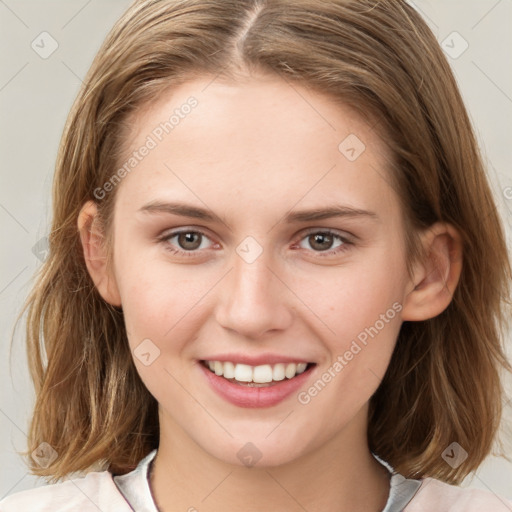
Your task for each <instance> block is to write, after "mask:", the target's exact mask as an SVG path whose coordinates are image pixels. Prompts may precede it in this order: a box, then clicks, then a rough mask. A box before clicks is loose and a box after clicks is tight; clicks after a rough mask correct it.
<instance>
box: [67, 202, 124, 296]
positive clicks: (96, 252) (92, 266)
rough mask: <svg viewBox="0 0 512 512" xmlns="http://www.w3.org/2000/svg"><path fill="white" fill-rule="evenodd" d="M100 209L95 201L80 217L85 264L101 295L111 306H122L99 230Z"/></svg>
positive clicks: (81, 211) (83, 209) (81, 212)
mask: <svg viewBox="0 0 512 512" xmlns="http://www.w3.org/2000/svg"><path fill="white" fill-rule="evenodd" d="M97 216H98V209H97V207H96V204H95V203H94V202H93V201H88V202H87V203H85V204H84V205H83V207H82V209H81V210H80V213H79V215H78V221H77V226H78V231H79V233H80V240H81V242H82V249H83V253H84V259H85V264H86V265H87V270H88V272H89V275H90V276H91V279H92V280H93V282H94V285H95V287H96V288H97V290H98V292H99V293H100V295H101V296H102V297H103V299H105V300H106V301H107V302H108V303H109V304H111V305H113V306H121V297H120V295H119V290H118V288H117V284H116V280H115V277H114V275H113V274H112V272H111V271H109V269H108V266H107V254H106V249H105V245H104V236H103V233H102V231H101V230H100V229H99V226H98V221H97Z"/></svg>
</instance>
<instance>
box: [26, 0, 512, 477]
mask: <svg viewBox="0 0 512 512" xmlns="http://www.w3.org/2000/svg"><path fill="white" fill-rule="evenodd" d="M252 71H259V72H262V73H267V74H270V75H274V76H276V77H278V78H281V79H284V80H287V81H288V82H290V84H298V85H303V86H305V87H308V88H309V89H311V90H313V91H316V92H318V93H320V94H324V95H326V96H328V97H329V98H331V99H332V100H333V101H337V102H340V103H341V104H343V105H346V106H348V107H349V108H350V107H351V108H353V109H355V110H356V111H357V112H358V113H359V114H360V115H361V117H362V118H364V119H366V120H368V121H369V122H371V123H372V127H373V129H375V130H376V131H377V133H378V134H379V137H380V138H381V139H382V140H383V141H384V142H385V144H386V145H387V146H388V147H389V148H390V150H391V152H390V154H391V155H392V156H393V158H392V159H391V160H390V161H389V162H388V164H389V168H390V169H391V171H392V176H393V180H394V187H395V190H396V192H397V195H398V197H399V198H400V199H399V200H400V203H401V206H402V210H403V214H404V221H405V222H406V226H407V229H406V242H407V243H406V245H407V255H408V270H409V272H410V268H411V267H410V264H411V262H412V261H414V260H415V259H416V258H419V257H422V253H421V248H420V245H419V235H418V234H419V233H420V232H421V231H422V230H424V229H426V228H428V227H429V226H432V224H433V223H435V222H438V221H441V222H446V223H449V224H451V225H452V226H454V227H455V228H456V229H457V230H458V232H459V233H460V235H461V237H462V244H463V265H462V273H461V277H460V280H459V283H458V285H457V287H456V289H455V291H454V293H453V299H452V301H451V303H450V305H449V306H448V307H447V308H446V309H445V310H444V311H443V312H442V313H441V314H440V315H438V316H437V317H435V318H432V319H430V320H427V321H421V322H404V323H403V324H402V326H401V330H400V333H399V335H398V339H397V343H396V347H395V350H394V353H393V356H392V359H391V362H390V365H389V368H388V369H387V373H386V374H385V376H384V378H383V380H382V382H381V384H380V386H379V387H378V389H377V391H376V392H375V393H374V395H373V396H372V397H371V399H370V409H369V423H368V440H369V446H370V449H371V450H372V452H374V453H375V454H377V455H378V456H379V457H381V458H382V459H384V460H386V461H387V462H389V464H391V465H392V466H393V467H394V468H395V469H396V470H397V471H399V472H400V473H402V474H403V475H404V476H405V477H407V478H421V477H426V476H430V477H434V478H438V479H440V480H443V481H446V482H449V483H459V482H460V481H461V480H462V479H463V478H464V477H465V476H466V475H467V474H468V473H469V472H471V471H473V470H474V469H476V468H477V467H478V466H479V465H480V463H481V462H482V460H483V459H484V458H485V457H486V456H487V455H488V454H489V453H490V451H491V449H492V448H493V443H494V440H495V438H496V434H497V432H498V428H499V425H500V419H501V412H502V403H501V400H502V397H503V392H504V391H503V385H502V382H501V377H502V372H503V371H504V370H510V369H511V367H510V364H509V363H508V362H507V360H506V357H505V353H504V345H503V344H504V338H505V332H506V327H507V325H508V324H507V323H506V319H507V313H508V308H509V306H510V302H509V297H510V295H509V293H510V289H509V286H510V278H511V268H510V262H509V258H508V254H507V248H506V244H505V240H504V232H503V227H502V224H501V221H500V218H499V216H498V214H497V211H496V205H495V203H494V199H493V197H492V193H491V190H490V186H489V184H488V181H487V178H486V175H485V170H484V165H483V160H482V157H481V154H480V152H479V148H478V144H477V141H476V140H475V135H474V132H473V129H472V126H471V123H470V120H469V117H468V114H467V112H466V109H465V106H464V104H463V101H462V98H461V95H460V92H459V90H458V88H457V84H456V81H455V79H454V76H453V74H452V71H451V69H450V66H449V64H448V62H447V59H446V58H445V56H444V55H443V52H442V51H441V48H440V47H439V44H438V43H437V41H436V38H435V36H434V35H433V34H432V32H431V30H430V29H429V28H428V26H427V24H426V23H425V21H424V20H423V19H422V18H421V16H420V15H419V14H418V13H417V12H416V11H415V10H414V8H412V7H411V6H410V5H408V4H407V3H406V2H405V1H404V0H333V1H329V2H326V1H322V0H142V1H136V2H134V3H133V4H132V5H131V6H130V7H129V8H128V10H127V11H126V13H125V14H124V15H123V16H122V17H121V18H120V19H119V21H118V22H117V23H116V24H115V25H114V27H113V28H112V30H111V32H110V33H109V35H108V36H107V38H106V40H105V41H104V43H103V45H102V47H101V48H100V50H99V52H98V54H97V55H96V57H95V59H94V61H93V63H92V66H91V68H90V70H89V72H88V74H87V76H86V78H85V80H84V83H83V86H82V88H81V90H80V91H79V94H78V96H77V99H76V100H75V103H74V105H73V107H72V109H71V112H70V114H69V117H68V119H67V122H66V126H65V128H64V133H63V136H62V140H61V144H60V148H59V153H58V157H57V162H56V170H55V177H54V184H53V221H52V228H51V233H50V235H49V256H48V258H47V259H46V261H45V262H44V263H43V265H42V266H41V268H40V269H39V272H38V274H37V276H36V282H35V284H34V287H33V289H32V291H31V293H30V295H29V296H28V298H27V301H26V303H25V305H24V307H23V310H22V314H23V313H25V312H28V314H27V324H26V334H27V339H26V343H27V351H28V358H29V367H30V373H31V377H32V380H33V382H34V386H35V391H36V401H35V405H34V411H33V415H32V419H31V423H30V430H29V435H28V448H29V449H28V451H26V452H23V453H22V455H23V456H25V457H26V459H27V464H28V465H29V469H30V471H31V473H32V474H35V475H38V476H43V477H46V478H47V480H49V481H51V482H55V481H58V480H59V479H61V478H64V477H65V476H66V475H68V474H69V473H72V472H83V471H90V470H91V469H92V468H95V469H103V470H105V469H108V470H109V471H111V472H112V473H113V474H125V473H127V472H129V471H131V470H132V469H133V468H134V467H136V465H137V463H138V462H139V461H140V459H141V458H142V457H144V456H145V455H147V454H148V453H149V452H150V451H151V450H153V449H155V448H158V443H159V424H158V403H157V401H156V400H155V398H154V397H153V396H152V395H151V394H150V393H149V391H148V390H147V389H146V387H145V386H144V384H143V382H142V381H141V379H140V377H139V375H138V373H137V371H136V368H135V365H134V363H133V361H132V355H131V353H130V349H129V345H128V340H127V334H126V329H125V325H124V319H123V313H122V310H121V309H120V308H117V307H115V306H112V305H110V304H108V303H107V302H106V301H104V300H103V299H102V297H101V296H100V294H99V293H98V291H97V289H96V288H95V286H94V283H93V282H92V279H91V278H90V276H89V274H88V272H87V268H86V265H85V261H84V255H83V250H82V246H81V242H80V236H79V232H78V228H77V218H78V214H79V212H80V209H81V207H82V206H83V205H84V203H86V202H87V201H89V200H91V201H95V203H96V204H97V206H98V211H99V218H100V221H101V226H102V229H104V232H105V234H106V235H107V237H106V244H107V248H108V251H109V255H110V256H109V258H108V261H109V265H110V264H111V261H112V259H111V254H112V245H111V242H112V240H111V238H110V236H111V235H110V234H111V231H112V230H111V227H112V226H111V224H112V213H113V205H114V202H115V197H116V191H115V189H114V190H113V191H111V192H110V193H108V194H107V195H106V196H105V197H104V198H103V199H102V200H98V199H97V198H96V197H95V196H94V193H93V191H94V190H95V189H97V188H98V187H101V186H102V185H103V184H104V183H105V182H107V181H109V179H111V177H112V176H113V175H114V173H115V172H116V168H117V166H118V165H119V163H120V161H121V156H122V154H123V147H124V144H125V140H126V134H127V133H128V131H129V123H128V120H129V119H131V117H130V116H133V115H135V113H136V112H137V111H140V109H141V108H143V107H144V106H145V105H149V104H151V102H152V101H154V100H155V99H156V98H158V96H159V95H161V94H162V93H163V92H164V91H167V90H169V89H172V88H173V87H176V86H177V85H178V84H182V83H186V82H187V81H188V80H190V79H191V78H193V77H203V76H212V77H221V78H222V79H226V80H237V79H241V78H242V77H244V76H245V77H247V76H250V73H251V72H252ZM20 317H21V314H20ZM19 319H20V318H18V321H19ZM45 357H46V358H47V360H46V361H45V360H44V358H45ZM453 441H456V442H458V443H459V444H460V445H461V446H462V447H463V448H464V449H466V451H467V452H468V456H467V459H466V460H465V461H464V462H463V463H462V464H461V465H460V466H459V467H458V468H452V467H451V466H449V465H448V464H447V463H446V462H445V461H444V460H443V458H442V453H443V451H444V450H445V449H446V448H447V447H448V446H449V445H450V444H451V443H452V442H453ZM42 442H46V443H48V444H49V445H50V446H51V447H52V448H53V449H54V450H55V451H56V452H57V454H58V456H57V458H56V459H55V460H53V461H52V462H51V464H49V465H48V466H47V467H41V466H40V465H38V464H37V463H35V462H34V460H32V458H31V457H29V454H30V453H31V452H32V451H33V450H35V449H36V448H37V447H38V446H39V445H40V443H42Z"/></svg>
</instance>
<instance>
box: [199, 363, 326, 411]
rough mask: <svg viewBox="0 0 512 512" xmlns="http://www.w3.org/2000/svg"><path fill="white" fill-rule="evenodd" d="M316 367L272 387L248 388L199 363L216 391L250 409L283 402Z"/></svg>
mask: <svg viewBox="0 0 512 512" xmlns="http://www.w3.org/2000/svg"><path fill="white" fill-rule="evenodd" d="M315 366H316V365H311V367H310V368H308V369H307V370H306V371H304V372H302V373H301V374H299V375H297V376H296V377H293V379H286V378H285V379H284V380H282V381H279V383H278V384H273V385H272V386H266V387H248V386H244V385H243V384H236V383H234V382H231V381H229V380H226V379H225V378H224V377H220V376H219V375H217V374H215V373H213V372H212V371H211V370H209V369H208V368H206V367H205V366H204V364H203V363H199V367H200V368H201V370H202V372H203V374H204V375H205V377H206V379H207V381H208V382H209V384H210V386H211V387H212V388H213V390H214V391H216V392H217V393H218V394H219V395H220V396H221V397H222V398H224V399H225V400H227V401H228V402H230V403H232V404H233V405H236V406H238V407H248V408H256V407H271V406H273V405H276V404H278V403H279V402H282V401H283V400H284V399H285V398H287V397H289V396H290V395H291V394H292V393H294V392H296V391H298V390H299V388H300V387H301V386H303V385H304V384H305V382H306V381H307V379H308V378H309V377H310V375H311V373H312V372H313V370H314V368H315Z"/></svg>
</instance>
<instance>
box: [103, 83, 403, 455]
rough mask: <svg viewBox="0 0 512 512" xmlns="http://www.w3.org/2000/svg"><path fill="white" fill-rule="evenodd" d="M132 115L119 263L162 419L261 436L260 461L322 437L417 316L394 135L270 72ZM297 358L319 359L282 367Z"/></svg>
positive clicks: (345, 417)
mask: <svg viewBox="0 0 512 512" xmlns="http://www.w3.org/2000/svg"><path fill="white" fill-rule="evenodd" d="M191 97H193V98H194V99H192V100H191V99H190V98H191ZM187 104H188V105H189V107H186V105H187ZM173 113H174V118H172V119H171V121H169V119H170V116H171V115H173ZM166 122H167V125H166V124H165V123H166ZM132 124H133V127H134V128H133V133H132V134H131V136H130V137H129V139H128V141H127V147H128V148H129V149H128V151H127V157H126V162H128V166H127V167H126V169H128V168H130V171H129V172H126V173H121V177H122V181H121V182H120V183H119V184H117V190H116V194H117V197H116V204H115V212H114V224H113V235H114V237H113V240H114V259H113V274H112V277H111V279H112V281H113V282H114V283H115V287H116V289H117V291H118V294H119V299H120V302H121V304H122V307H123V312H124V316H125V322H126V327H127V332H128V337H129V343H130V347H131V349H132V353H133V358H134V363H135V365H136V368H137V371H138V372H139V374H140V377H141V378H142V380H143V382H144V384H145V385H146V387H147V388H148V390H149V391H150V392H151V394H152V395H153V396H154V397H155V398H156V400H157V401H158V402H159V406H160V409H159V410H160V422H161V428H162V429H164V430H165V428H166V426H167V428H168V430H171V431H172V429H177V428H179V429H182V430H183V431H184V432H186V433H187V435H188V436H190V438H191V439H192V440H193V441H194V442H195V443H196V444H197V445H198V446H199V447H201V448H202V449H203V450H204V451H205V452H207V453H209V454H210V455H212V456H214V457H216V458H218V459H221V460H224V461H226V462H229V463H233V464H238V465H240V464H242V463H243V462H242V458H241V457H240V452H239V451H240V449H241V448H242V447H244V446H245V447H246V448H245V449H248V448H247V445H246V443H248V442H251V443H253V445H254V446H255V447H256V448H257V450H258V452H259V454H260V456H261V457H262V458H261V461H260V463H259V464H260V465H265V464H268V465H276V464H283V463H286V462H289V461H291V460H293V459H295V458H297V457H299V456H301V455H305V454H307V453H308V452H311V451H312V450H315V449H317V448H319V447H320V446H321V445H323V444H325V443H326V442H327V441H328V440H330V439H333V438H335V437H336V436H337V435H339V434H340V433H341V432H343V431H345V430H346V429H347V428H348V427H349V426H350V425H351V424H352V423H353V422H354V421H355V418H360V417H361V411H366V407H367V404H368V401H369V399H370V397H371V395H372V394H373V393H374V392H375V390H376V389H377V387H378V385H379V382H380V379H381V378H382V376H383V375H384V373H385V371H386V368H387V366H388V363H389V360H390V357H391V354H392V352H393V348H394V345H395V341H396V337H397V335H398V331H399V328H400V325H401V322H402V317H401V310H402V304H403V301H404V299H405V297H406V294H407V290H408V287H409V285H410V283H409V281H408V277H407V273H406V259H405V245H404V225H403V219H402V214H401V210H400V207H399V202H398V197H397V195H396V193H395V191H394V190H393V188H392V186H390V183H391V178H390V171H389V169H388V168H387V166H388V162H389V154H388V153H387V151H386V148H385V147H384V145H383V144H382V143H381V141H380V140H379V139H378V137H377V135H376V134H375V132H374V131H372V130H371V128H370V127H369V126H368V125H367V124H365V123H364V122H363V121H362V119H360V118H359V117H358V116H357V115H356V114H355V113H354V112H352V111H351V110H350V109H349V108H348V107H342V106H339V105H336V104H334V103H333V102H332V100H330V99H328V98H326V97H323V96H321V95H319V94H318V93H312V92H308V90H306V89H304V88H301V87H299V86H297V85H294V86H293V88H292V87H291V86H290V85H289V84H287V83H286V82H283V81H280V80H279V79H277V78H270V77H255V78H251V79H250V80H247V81H246V82H240V83H230V82H220V81H217V80H216V81H213V82H212V79H211V78H204V79H197V80H194V81H190V82H188V83H186V84H184V85H181V86H180V87H178V88H176V89H174V90H173V91H172V92H171V93H168V94H166V95H163V96H162V97H160V98H159V99H158V102H156V103H153V104H152V105H150V106H149V107H148V108H145V109H144V110H141V111H139V112H138V114H137V115H136V116H134V117H133V119H132ZM363 145H364V146H363ZM143 147H146V148H147V149H146V150H144V149H142V148H143ZM134 152H136V153H134ZM130 158H135V160H132V161H131V164H130V162H129V159H130ZM124 174H126V175H125V176H122V175H124ZM107 188H109V187H108V186H107ZM99 193H100V192H99ZM106 193H112V192H111V191H107V192H106ZM215 360H221V361H227V362H231V363H234V364H235V366H234V367H233V365H231V366H230V365H229V363H228V364H224V365H220V364H218V363H213V364H212V367H213V368H214V372H215V370H216V369H217V370H218V371H220V369H222V371H226V372H227V374H226V375H227V376H230V375H232V374H230V373H229V372H230V369H231V370H232V371H235V376H236V377H237V378H238V379H245V378H246V377H245V376H244V375H245V373H244V371H249V372H250V373H249V374H247V375H249V376H251V375H252V376H256V374H258V376H261V377H262V379H261V380H265V379H268V378H269V377H268V375H270V376H271V378H272V379H273V382H272V383H271V384H272V385H269V384H268V383H267V384H265V386H264V387H260V386H247V385H244V384H238V383H236V382H232V381H228V380H227V379H226V378H225V377H223V376H219V375H216V374H215V373H214V372H212V371H211V370H209V369H206V367H205V365H204V364H203V363H202V361H215ZM293 362H303V363H304V362H306V363H309V364H308V366H307V367H306V368H307V369H306V370H305V371H303V372H302V373H299V374H298V375H297V376H296V377H293V378H288V377H287V376H284V378H283V375H282V374H283V371H284V372H286V371H287V368H288V371H289V372H290V374H289V375H290V376H291V375H293V374H294V367H293V366H290V365H289V363H293ZM237 363H238V364H241V363H249V368H247V366H243V365H242V364H241V366H240V368H238V369H237V368H236V364H237ZM251 363H252V364H251ZM266 363H267V364H266ZM281 363H282V364H281ZM269 364H270V366H268V365H269ZM303 366H304V365H302V367H301V366H299V367H298V368H297V370H299V371H301V370H302V369H303ZM252 367H264V368H263V369H259V370H255V369H254V368H252ZM237 372H238V373H237ZM251 372H252V373H251ZM269 372H270V373H269ZM249 378H250V377H249ZM256 379H257V380H260V379H259V377H256ZM279 379H281V380H279ZM274 381H275V382H274ZM272 388H273V389H272ZM291 412H293V414H290V413H291ZM288 415H289V417H288ZM284 418H287V419H286V421H283V419H284ZM360 425H361V424H360ZM363 427H364V425H363ZM270 433H271V435H269V434H270Z"/></svg>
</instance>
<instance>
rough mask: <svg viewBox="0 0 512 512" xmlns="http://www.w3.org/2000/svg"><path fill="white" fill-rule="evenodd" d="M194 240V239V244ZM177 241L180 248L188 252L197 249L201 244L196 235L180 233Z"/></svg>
mask: <svg viewBox="0 0 512 512" xmlns="http://www.w3.org/2000/svg"><path fill="white" fill-rule="evenodd" d="M194 238H195V242H194ZM178 241H179V244H180V246H181V247H182V248H183V249H188V250H192V249H197V248H198V247H199V246H200V245H201V243H200V242H199V234H198V233H180V234H179V237H178ZM198 242H199V243H198ZM187 244H192V246H190V245H187Z"/></svg>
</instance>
